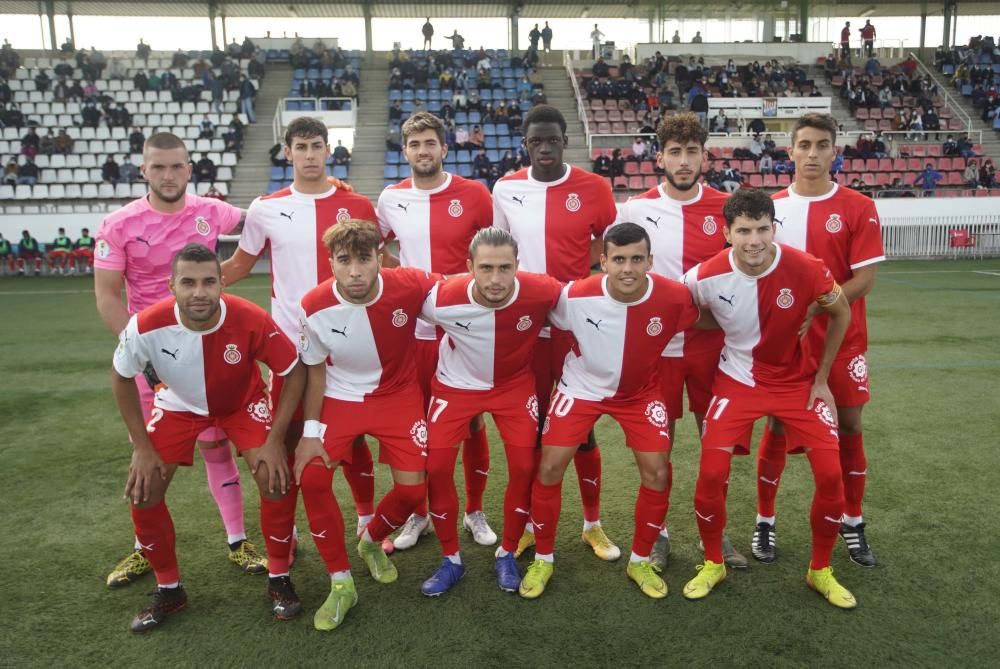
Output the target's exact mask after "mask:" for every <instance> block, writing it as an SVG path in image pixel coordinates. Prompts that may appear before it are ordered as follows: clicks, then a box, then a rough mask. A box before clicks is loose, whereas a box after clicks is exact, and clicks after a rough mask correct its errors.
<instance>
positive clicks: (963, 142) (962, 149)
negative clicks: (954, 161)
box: [958, 135, 976, 158]
mask: <svg viewBox="0 0 1000 669" xmlns="http://www.w3.org/2000/svg"><path fill="white" fill-rule="evenodd" d="M958 153H959V155H961V156H962V157H963V158H972V157H974V156H975V155H976V152H975V150H974V149H973V145H972V140H970V139H969V136H968V135H966V136H965V137H962V138H961V139H959V140H958Z"/></svg>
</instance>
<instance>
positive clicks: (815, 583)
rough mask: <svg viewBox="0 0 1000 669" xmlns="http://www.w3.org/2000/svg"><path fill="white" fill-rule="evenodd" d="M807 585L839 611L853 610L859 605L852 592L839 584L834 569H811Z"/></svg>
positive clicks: (808, 573) (807, 577)
mask: <svg viewBox="0 0 1000 669" xmlns="http://www.w3.org/2000/svg"><path fill="white" fill-rule="evenodd" d="M806 585H808V586H809V587H810V588H812V589H813V590H815V591H816V592H818V593H819V594H820V595H822V596H823V598H824V599H826V601H828V602H830V603H831V604H833V605H834V606H836V607H837V608H838V609H853V608H854V607H855V606H857V605H858V602H857V600H855V599H854V595H852V594H851V591H850V590H848V589H847V588H845V587H844V586H842V585H841V584H840V583H838V582H837V579H836V578H834V576H833V567H824V568H823V569H810V570H809V571H807V572H806Z"/></svg>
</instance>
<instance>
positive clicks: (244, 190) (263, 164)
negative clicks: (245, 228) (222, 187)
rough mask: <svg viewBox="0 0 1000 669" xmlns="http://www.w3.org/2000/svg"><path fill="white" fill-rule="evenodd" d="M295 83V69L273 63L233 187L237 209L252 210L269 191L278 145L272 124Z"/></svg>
mask: <svg viewBox="0 0 1000 669" xmlns="http://www.w3.org/2000/svg"><path fill="white" fill-rule="evenodd" d="M291 81H292V66H291V65H289V64H288V63H276V62H269V63H268V64H267V74H266V76H265V77H264V79H263V81H262V82H261V85H260V88H258V89H257V105H256V111H257V122H256V123H251V124H249V125H248V126H247V133H246V137H245V138H244V140H243V151H242V157H241V158H240V161H239V163H238V169H236V170H235V173H234V175H233V177H234V178H233V182H232V183H231V184H230V185H229V202H230V203H232V204H234V205H236V206H237V207H243V208H246V207H249V206H250V203H251V202H252V201H253V199H254V198H256V197H258V196H259V195H261V194H263V193H266V192H267V181H268V175H269V174H270V171H271V160H270V157H269V155H268V151H269V150H270V149H271V147H272V146H274V131H273V128H272V121H273V119H274V110H275V109H277V107H278V101H279V100H281V98H283V97H285V96H286V95H287V94H288V87H289V84H291Z"/></svg>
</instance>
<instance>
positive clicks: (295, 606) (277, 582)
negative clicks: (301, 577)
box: [267, 576, 302, 620]
mask: <svg viewBox="0 0 1000 669" xmlns="http://www.w3.org/2000/svg"><path fill="white" fill-rule="evenodd" d="M267 594H268V595H270V597H271V613H273V614H274V617H275V618H277V619H278V620H291V619H292V618H294V617H295V616H297V615H299V614H300V613H302V602H301V601H300V600H299V596H298V595H297V594H296V593H295V587H294V586H293V585H292V579H291V578H289V577H288V576H273V577H271V578H269V579H267Z"/></svg>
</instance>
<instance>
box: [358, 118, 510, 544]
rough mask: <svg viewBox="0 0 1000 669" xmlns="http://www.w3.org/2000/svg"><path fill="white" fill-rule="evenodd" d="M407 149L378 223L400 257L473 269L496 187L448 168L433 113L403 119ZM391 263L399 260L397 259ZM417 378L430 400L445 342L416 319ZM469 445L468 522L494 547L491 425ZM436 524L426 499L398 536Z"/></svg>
mask: <svg viewBox="0 0 1000 669" xmlns="http://www.w3.org/2000/svg"><path fill="white" fill-rule="evenodd" d="M402 133H403V155H404V156H406V160H407V162H409V164H410V170H411V172H412V174H413V176H412V177H410V178H408V179H403V180H402V181H400V182H399V183H398V184H396V185H395V186H389V187H388V188H386V189H385V190H384V191H382V194H381V195H379V198H378V224H379V227H380V228H381V231H382V235H383V236H384V237H385V238H386V240H387V241H388V240H389V239H391V238H393V237H395V238H396V239H398V240H399V263H400V264H401V265H403V266H404V267H415V268H417V269H422V270H424V271H425V272H435V273H437V274H462V273H464V272H465V271H466V263H465V261H466V258H467V257H468V251H469V242H471V241H472V237H473V235H475V234H476V231H478V230H481V229H482V228H486V227H489V226H490V225H492V221H493V211H492V204H491V201H490V193H489V191H488V190H486V187H485V186H483V185H482V184H481V183H479V182H478V181H473V180H471V179H464V178H462V177H460V176H458V175H457V174H449V173H448V172H445V171H444V169H443V166H444V158H445V156H446V155H448V145H447V144H445V133H444V124H443V123H442V122H441V119H439V118H438V117H436V116H434V115H433V114H429V113H427V112H417V113H416V114H414V115H413V116H411V117H410V118H408V119H407V120H406V122H405V123H403V127H402ZM390 262H392V259H390ZM416 336H417V348H416V355H417V378H418V380H419V382H420V387H421V391H422V392H423V394H424V402H425V404H426V402H427V401H428V400H429V399H430V386H431V378H432V377H433V376H434V370H435V369H437V359H438V342H437V334H436V332H435V330H434V326H432V325H429V324H428V323H417V335H416ZM469 431H470V434H469V435H468V436H467V437H466V438H465V440H464V443H463V449H462V464H463V465H464V469H465V516H464V517H463V519H462V524H463V526H464V527H465V529H466V530H468V531H470V532H471V533H472V536H473V538H474V539H475V541H476V543H478V544H482V545H484V546H490V545H492V544H495V543H496V540H497V535H496V533H495V532H493V530H492V529H490V526H489V523H488V522H487V520H486V514H485V513H483V492H484V491H485V490H486V480H487V477H488V476H489V472H490V445H489V442H488V441H487V439H486V424H485V423H484V422H483V419H482V417H481V416H476V417H475V418H474V419H473V420H472V422H471V423H470V425H469ZM430 530H431V524H430V519H429V518H428V517H427V507H426V505H423V506H421V507H420V508H418V509H417V510H416V511H415V512H414V514H413V516H411V517H410V518H409V519H408V520H407V521H406V524H405V525H404V526H403V529H402V530H401V531H400V533H399V535H398V536H397V537H396V539H395V540H394V541H393V543H394V545H395V547H396V548H398V549H404V548H410V547H411V546H413V545H415V544H416V543H417V540H418V539H419V538H420V536H421V535H423V534H427V533H428V532H430Z"/></svg>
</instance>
